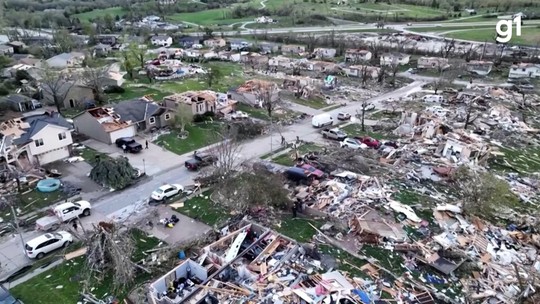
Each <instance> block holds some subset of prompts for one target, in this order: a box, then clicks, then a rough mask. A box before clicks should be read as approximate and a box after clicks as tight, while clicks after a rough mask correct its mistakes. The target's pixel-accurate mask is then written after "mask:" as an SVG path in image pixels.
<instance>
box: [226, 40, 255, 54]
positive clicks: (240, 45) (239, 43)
mask: <svg viewBox="0 0 540 304" xmlns="http://www.w3.org/2000/svg"><path fill="white" fill-rule="evenodd" d="M228 42H229V45H230V48H231V51H240V50H243V49H246V48H249V47H251V46H252V45H253V44H252V43H251V42H249V41H246V40H242V39H230V40H229V41H228Z"/></svg>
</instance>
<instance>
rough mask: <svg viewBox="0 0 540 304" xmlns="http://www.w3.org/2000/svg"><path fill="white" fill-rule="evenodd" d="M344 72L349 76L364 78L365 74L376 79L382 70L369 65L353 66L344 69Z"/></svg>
mask: <svg viewBox="0 0 540 304" xmlns="http://www.w3.org/2000/svg"><path fill="white" fill-rule="evenodd" d="M343 71H344V72H345V74H347V76H351V77H362V76H363V75H364V73H366V75H367V77H368V78H372V79H375V78H377V77H379V73H380V71H381V69H380V68H378V67H374V66H368V65H351V66H348V67H344V68H343Z"/></svg>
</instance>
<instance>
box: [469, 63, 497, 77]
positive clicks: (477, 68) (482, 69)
mask: <svg viewBox="0 0 540 304" xmlns="http://www.w3.org/2000/svg"><path fill="white" fill-rule="evenodd" d="M492 68H493V62H491V61H479V60H471V61H469V62H467V71H468V72H469V73H473V74H476V75H480V76H486V75H487V74H489V73H490V72H491V69H492Z"/></svg>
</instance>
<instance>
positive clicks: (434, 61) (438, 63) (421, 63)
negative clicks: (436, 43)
mask: <svg viewBox="0 0 540 304" xmlns="http://www.w3.org/2000/svg"><path fill="white" fill-rule="evenodd" d="M449 67H450V65H449V64H448V58H441V57H420V58H418V61H417V68H419V69H441V70H445V69H447V68H449Z"/></svg>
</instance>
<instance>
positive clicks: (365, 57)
mask: <svg viewBox="0 0 540 304" xmlns="http://www.w3.org/2000/svg"><path fill="white" fill-rule="evenodd" d="M372 55H373V54H372V53H371V52H370V51H368V50H360V49H348V50H346V51H345V61H346V62H359V61H369V60H371V57H372Z"/></svg>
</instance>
